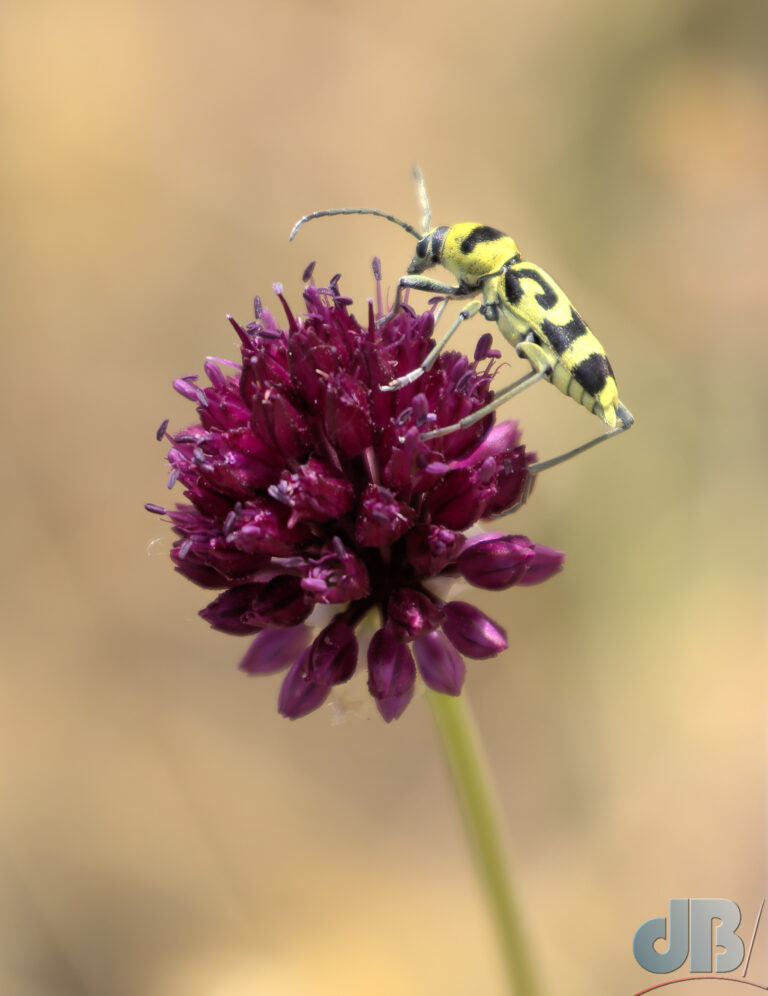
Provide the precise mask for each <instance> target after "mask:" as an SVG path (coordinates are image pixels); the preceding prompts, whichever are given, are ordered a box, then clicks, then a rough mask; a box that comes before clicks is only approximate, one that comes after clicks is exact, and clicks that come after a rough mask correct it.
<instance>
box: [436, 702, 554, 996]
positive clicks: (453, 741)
mask: <svg viewBox="0 0 768 996" xmlns="http://www.w3.org/2000/svg"><path fill="white" fill-rule="evenodd" d="M427 697H428V699H429V704H430V706H431V707H432V713H433V715H434V717H435V722H436V723H437V728H438V730H439V732H440V739H441V742H442V746H443V750H444V752H445V755H446V758H447V760H448V766H449V768H450V772H451V777H452V779H453V785H454V788H455V790H456V794H457V796H458V799H459V805H460V807H461V811H462V814H463V816H464V822H465V824H466V828H467V833H468V835H469V839H470V843H471V845H472V850H473V852H474V855H475V861H476V862H477V870H478V873H479V876H480V879H481V880H482V883H483V887H484V889H485V893H486V897H487V900H488V903H489V905H490V908H491V913H492V916H493V919H494V921H495V923H496V928H497V930H498V933H499V939H500V941H501V946H502V951H503V954H504V960H505V964H506V969H507V978H508V981H509V986H510V992H511V993H513V994H514V996H537V994H538V993H539V988H538V986H537V984H536V981H535V979H534V973H533V968H532V965H531V960H530V956H529V953H528V947H527V945H526V942H525V938H524V936H523V929H522V923H521V918H520V913H519V910H518V908H517V903H516V901H515V897H514V894H513V891H512V880H511V877H510V873H509V866H508V863H507V858H506V853H505V848H504V845H503V842H502V833H501V829H500V827H501V820H500V819H499V813H498V808H497V806H496V803H495V800H494V791H493V785H492V782H491V777H490V774H489V772H488V764H487V761H486V759H485V754H484V751H483V748H482V745H481V743H480V737H479V735H478V732H477V727H476V726H475V722H474V719H473V718H472V713H471V710H470V708H469V704H468V703H467V698H466V694H462V695H459V696H453V695H441V694H440V693H438V692H433V691H430V690H429V689H427Z"/></svg>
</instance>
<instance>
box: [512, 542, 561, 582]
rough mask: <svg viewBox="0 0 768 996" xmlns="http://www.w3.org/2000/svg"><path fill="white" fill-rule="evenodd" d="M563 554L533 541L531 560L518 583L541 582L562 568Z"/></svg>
mask: <svg viewBox="0 0 768 996" xmlns="http://www.w3.org/2000/svg"><path fill="white" fill-rule="evenodd" d="M564 561H565V554H564V553H561V552H560V551H559V550H553V549H552V548H551V547H548V546H540V545H539V544H538V543H534V553H533V560H532V561H531V563H530V564H529V565H528V567H527V569H526V572H525V574H523V576H522V578H521V579H520V581H519V582H518V584H541V582H542V581H546V580H547V579H548V578H551V577H552V575H553V574H557V572H558V571H561V570H562V569H563V562H564Z"/></svg>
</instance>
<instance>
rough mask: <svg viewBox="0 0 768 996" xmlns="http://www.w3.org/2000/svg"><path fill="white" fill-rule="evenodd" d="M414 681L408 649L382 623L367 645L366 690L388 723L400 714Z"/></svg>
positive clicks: (414, 670) (412, 664)
mask: <svg viewBox="0 0 768 996" xmlns="http://www.w3.org/2000/svg"><path fill="white" fill-rule="evenodd" d="M415 683H416V664H415V662H414V660H413V657H412V656H411V652H410V650H409V649H408V647H407V646H406V645H405V644H404V643H401V642H400V641H399V640H398V639H397V637H396V636H395V634H394V633H393V632H392V630H391V629H389V628H388V627H387V626H383V627H382V628H381V629H380V630H378V631H377V632H376V633H374V635H373V639H372V640H371V642H370V644H369V646H368V689H369V691H370V693H371V695H372V696H373V697H374V698H375V699H376V705H377V707H378V710H379V712H380V713H381V715H382V716H383V717H384V719H385V720H386V721H387V722H388V723H391V722H392V720H393V719H397V718H398V716H400V715H401V714H402V712H403V710H404V709H405V707H406V706H407V705H408V703H409V702H410V700H411V698H412V696H413V689H414V685H415Z"/></svg>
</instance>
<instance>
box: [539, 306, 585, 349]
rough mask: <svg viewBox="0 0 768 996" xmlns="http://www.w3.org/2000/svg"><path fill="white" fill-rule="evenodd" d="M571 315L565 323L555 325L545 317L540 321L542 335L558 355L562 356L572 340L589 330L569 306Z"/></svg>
mask: <svg viewBox="0 0 768 996" xmlns="http://www.w3.org/2000/svg"><path fill="white" fill-rule="evenodd" d="M571 315H572V316H573V317H572V318H571V320H570V322H566V324H565V325H555V323H554V322H550V321H549V319H548V318H545V319H544V321H543V322H542V323H541V331H542V333H543V335H545V336H546V337H547V342H548V343H549V344H550V346H551V347H552V349H554V351H555V352H556V353H557V355H558V356H562V354H563V353H564V352H565V351H566V349H568V347H569V346H570V345H571V343H572V342H574V340H576V339H578V338H580V337H581V336H583V335H586V334H587V332H588V331H589V330H588V329H587V326H586V325H585V324H584V319H583V318H582V317H581V315H579V314H577V313H576V312H575V311H574V310H573V308H571Z"/></svg>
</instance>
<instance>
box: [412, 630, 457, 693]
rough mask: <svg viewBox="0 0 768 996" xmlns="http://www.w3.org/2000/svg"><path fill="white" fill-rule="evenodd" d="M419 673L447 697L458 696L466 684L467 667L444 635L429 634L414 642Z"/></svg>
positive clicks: (431, 686)
mask: <svg viewBox="0 0 768 996" xmlns="http://www.w3.org/2000/svg"><path fill="white" fill-rule="evenodd" d="M413 650H414V653H415V654H416V662H417V663H418V665H419V673H420V674H421V676H422V678H423V679H424V681H425V682H426V683H427V684H428V685H429V687H430V688H432V689H434V691H436V692H443V693H444V694H445V695H458V694H459V692H460V691H461V686H462V685H463V684H464V675H465V673H466V665H465V664H464V659H463V658H462V656H461V655H460V654H459V653H458V652H457V651H456V650H455V649H454V648H453V647H452V646H451V644H450V643H449V642H448V641H447V640H446V639H445V637H444V636H443V635H442V633H427V634H425V635H424V636H419V637H417V638H416V639H415V640H414V641H413Z"/></svg>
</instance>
